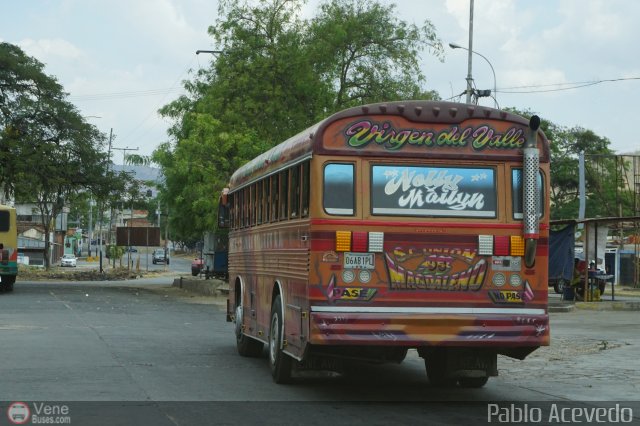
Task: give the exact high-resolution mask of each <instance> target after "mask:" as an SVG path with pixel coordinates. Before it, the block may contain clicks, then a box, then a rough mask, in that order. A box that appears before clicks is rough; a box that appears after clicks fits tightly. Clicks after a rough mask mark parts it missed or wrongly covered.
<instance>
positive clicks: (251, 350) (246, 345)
mask: <svg viewBox="0 0 640 426" xmlns="http://www.w3.org/2000/svg"><path fill="white" fill-rule="evenodd" d="M235 333H236V348H237V349H238V354H240V355H241V356H246V357H253V358H255V357H259V356H261V355H262V350H263V349H264V344H263V343H262V342H260V341H259V340H256V339H253V338H251V337H249V336H247V335H246V334H244V333H243V332H242V305H238V307H236V330H235Z"/></svg>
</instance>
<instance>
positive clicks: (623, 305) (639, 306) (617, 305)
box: [575, 301, 640, 311]
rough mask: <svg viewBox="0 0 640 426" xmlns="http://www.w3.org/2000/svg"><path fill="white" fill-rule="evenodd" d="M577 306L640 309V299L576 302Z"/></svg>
mask: <svg viewBox="0 0 640 426" xmlns="http://www.w3.org/2000/svg"><path fill="white" fill-rule="evenodd" d="M575 306H576V308H577V309H582V310H588V311H640V301H637V302H636V301H633V302H631V301H621V302H602V301H601V302H576V304H575Z"/></svg>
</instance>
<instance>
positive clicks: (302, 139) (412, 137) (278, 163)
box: [229, 101, 549, 191]
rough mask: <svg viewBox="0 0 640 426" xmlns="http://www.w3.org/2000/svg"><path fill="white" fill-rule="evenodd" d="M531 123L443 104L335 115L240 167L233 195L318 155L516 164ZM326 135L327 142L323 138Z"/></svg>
mask: <svg viewBox="0 0 640 426" xmlns="http://www.w3.org/2000/svg"><path fill="white" fill-rule="evenodd" d="M528 125H529V122H528V120H526V119H525V118H523V117H521V116H518V115H515V114H512V113H509V112H507V111H502V110H497V109H494V108H490V107H484V106H478V105H469V104H461V103H454V102H441V101H397V102H384V103H375V104H368V105H363V106H359V107H354V108H349V109H346V110H343V111H340V112H337V113H335V114H333V115H331V116H330V117H328V118H326V119H324V120H322V121H320V122H319V123H317V124H315V125H313V126H311V127H309V128H307V129H305V130H303V131H302V132H300V133H298V134H297V135H295V136H293V137H291V138H289V139H287V140H286V141H284V142H283V143H281V144H279V145H277V146H276V147H274V148H272V149H270V150H268V151H266V152H265V153H263V154H261V155H259V156H258V157H256V158H254V159H253V160H251V161H249V162H248V163H246V164H245V165H243V166H242V167H240V168H239V169H238V170H237V171H236V172H235V173H234V174H233V175H232V176H231V179H230V182H229V187H230V189H231V191H233V190H235V189H237V188H239V187H243V186H245V185H248V184H250V183H252V182H254V181H255V180H257V179H259V178H262V177H264V176H268V175H270V174H272V173H275V172H277V171H278V170H280V169H282V168H285V167H289V166H291V165H294V164H297V163H299V162H302V161H304V160H306V159H308V158H311V156H312V155H313V154H314V153H318V154H328V155H361V156H381V155H384V156H389V155H393V156H394V157H410V158H415V157H416V155H417V154H418V155H420V154H424V153H425V152H426V151H425V149H428V150H429V151H428V152H429V156H430V158H451V159H464V158H467V159H472V158H477V156H478V155H479V154H480V155H483V153H485V152H491V156H493V157H495V158H496V159H497V158H501V159H505V160H507V159H508V160H511V161H517V160H518V159H520V158H521V157H522V150H521V148H522V145H523V144H524V140H525V139H526V137H527V129H528ZM325 136H326V137H325ZM538 147H539V148H540V160H541V162H547V161H549V144H548V141H547V139H546V137H545V136H544V134H543V133H542V132H541V131H539V132H538Z"/></svg>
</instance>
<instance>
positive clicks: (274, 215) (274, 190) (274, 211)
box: [271, 175, 279, 222]
mask: <svg viewBox="0 0 640 426" xmlns="http://www.w3.org/2000/svg"><path fill="white" fill-rule="evenodd" d="M278 200H279V199H278V175H272V176H271V222H276V221H277V220H278V205H279V204H278Z"/></svg>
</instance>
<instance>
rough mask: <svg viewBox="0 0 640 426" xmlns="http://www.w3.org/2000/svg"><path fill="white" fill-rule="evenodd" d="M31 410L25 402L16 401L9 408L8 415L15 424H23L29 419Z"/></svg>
mask: <svg viewBox="0 0 640 426" xmlns="http://www.w3.org/2000/svg"><path fill="white" fill-rule="evenodd" d="M30 416H31V410H29V406H28V405H27V404H26V403H24V402H19V401H18V402H14V403H12V404H11V405H9V408H7V417H8V418H9V421H10V422H11V423H13V424H14V425H23V424H25V423H27V422H28V421H29V417H30Z"/></svg>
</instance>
